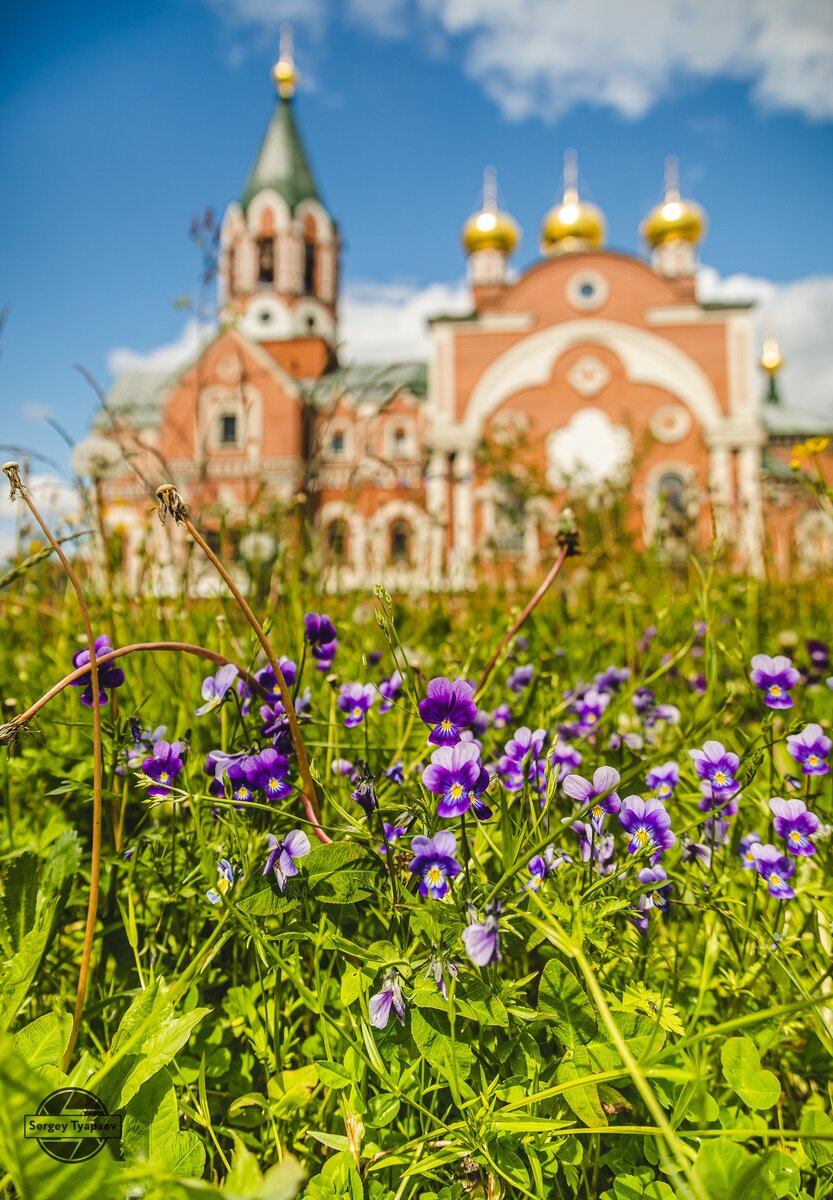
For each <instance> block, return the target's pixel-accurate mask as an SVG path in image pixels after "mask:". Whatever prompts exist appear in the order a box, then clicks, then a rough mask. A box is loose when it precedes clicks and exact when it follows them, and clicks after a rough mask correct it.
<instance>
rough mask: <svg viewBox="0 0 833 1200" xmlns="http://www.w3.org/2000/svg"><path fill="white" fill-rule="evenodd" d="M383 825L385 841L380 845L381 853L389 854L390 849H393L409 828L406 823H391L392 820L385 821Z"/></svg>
mask: <svg viewBox="0 0 833 1200" xmlns="http://www.w3.org/2000/svg"><path fill="white" fill-rule="evenodd" d="M400 820H401V818H400ZM383 825H384V827H385V842H384V844H383V845H381V846H380V847H379V853H380V854H387V852H388V850H389V849H392V848H393V847H394V846H395V845H396V843H397V842H398V841H399V839H400V838H401V837H404V835H405V834H406V833H407V832H408V830H407V827H406V826H405V825H391V823H390V821H384V822H383Z"/></svg>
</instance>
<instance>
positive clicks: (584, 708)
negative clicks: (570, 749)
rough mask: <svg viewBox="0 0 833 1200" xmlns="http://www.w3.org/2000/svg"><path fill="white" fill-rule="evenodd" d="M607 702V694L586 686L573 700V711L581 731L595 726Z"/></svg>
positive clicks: (608, 698) (608, 701)
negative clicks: (585, 689) (582, 692)
mask: <svg viewBox="0 0 833 1200" xmlns="http://www.w3.org/2000/svg"><path fill="white" fill-rule="evenodd" d="M608 704H610V696H609V694H608V693H607V692H597V691H596V689H595V688H588V689H587V691H586V692H585V693H584V695H583V696H580V697H579V698H578V699H576V700H574V701H573V712H574V713H575V714H576V716H577V717H578V722H579V729H580V730H581V732H582V733H586V732H587V731H588V730H590V729H594V728H595V727H596V725H597V724H598V722H599V718H600V717H601V715H602V713H603V712H604V710H605V709H606V708H607V706H608Z"/></svg>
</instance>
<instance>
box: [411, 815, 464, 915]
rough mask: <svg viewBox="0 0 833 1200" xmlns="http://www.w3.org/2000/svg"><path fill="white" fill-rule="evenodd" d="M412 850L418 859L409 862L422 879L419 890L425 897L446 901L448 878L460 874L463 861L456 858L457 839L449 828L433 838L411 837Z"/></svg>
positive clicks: (413, 870) (415, 873)
mask: <svg viewBox="0 0 833 1200" xmlns="http://www.w3.org/2000/svg"><path fill="white" fill-rule="evenodd" d="M411 850H412V851H413V854H414V858H413V860H412V861H411V863H410V864H409V870H410V871H411V872H412V874H414V875H418V876H419V879H420V884H419V892H420V895H421V896H430V897H431V899H432V900H442V898H443V896H444V895H445V894H446V892H447V891H448V881H449V879H453V878H454V876H455V875H459V874H460V870H461V867H460V864H459V863H458V861H457V859H456V857H455V856H456V854H457V839H456V837H455V836H454V834H453V833H451V832H450V831H449V830H447V829H443V830H441V831H440V832H439V833H437V834H435V835H434V837H433V838H427V837H419V836H418V837H413V838H411Z"/></svg>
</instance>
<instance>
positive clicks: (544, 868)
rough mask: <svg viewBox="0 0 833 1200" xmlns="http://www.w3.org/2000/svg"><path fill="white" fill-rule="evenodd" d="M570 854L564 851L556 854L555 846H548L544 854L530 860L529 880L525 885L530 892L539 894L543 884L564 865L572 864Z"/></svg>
mask: <svg viewBox="0 0 833 1200" xmlns="http://www.w3.org/2000/svg"><path fill="white" fill-rule="evenodd" d="M572 861H573V860H572V858H571V857H570V855H569V854H565V853H564V852H563V850H562V851H561V852H560V853H556V850H555V846H547V848H546V850H545V851H544V853H543V854H536V855H534V856H533V857H532V858H531V859H530V860H529V879H528V881H527V882H526V883H525V884H524V887H525V888H527V889H528V890H529V891H530V892H537V891H538V889H539V888H540V886H541V884H542V883H543V882H544V880H545V879H546V878H547V876H548V875H551V874H552V872H553V871H555V870H557V869H558V868H559V867H560V866H561V864H562V863H564V862H572Z"/></svg>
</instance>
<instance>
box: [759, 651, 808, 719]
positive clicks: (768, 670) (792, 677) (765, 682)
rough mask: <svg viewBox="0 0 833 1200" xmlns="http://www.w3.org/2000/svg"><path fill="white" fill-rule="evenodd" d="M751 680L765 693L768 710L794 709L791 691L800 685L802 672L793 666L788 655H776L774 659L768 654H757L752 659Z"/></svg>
mask: <svg viewBox="0 0 833 1200" xmlns="http://www.w3.org/2000/svg"><path fill="white" fill-rule="evenodd" d="M749 678H750V679H751V680H752V682H753V683H754V684H755V686H756V687H759V688H761V690H762V691H763V692H764V693H765V695H764V704H766V705H767V707H768V708H792V704H793V700H792V696H791V695H790V689H791V688H794V687H795V685H796V684H797V683H798V681H799V679H800V678H801V672H800V671H798V670H797V669H796V668H795V667H794V666H793V665H792V660H791V659H789V658H787V656H786V654H776V655H775V657H774V658H771V657H770V655H768V654H756V655H755V656H754V658H753V659H752V671H751V673H750V676H749Z"/></svg>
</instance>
